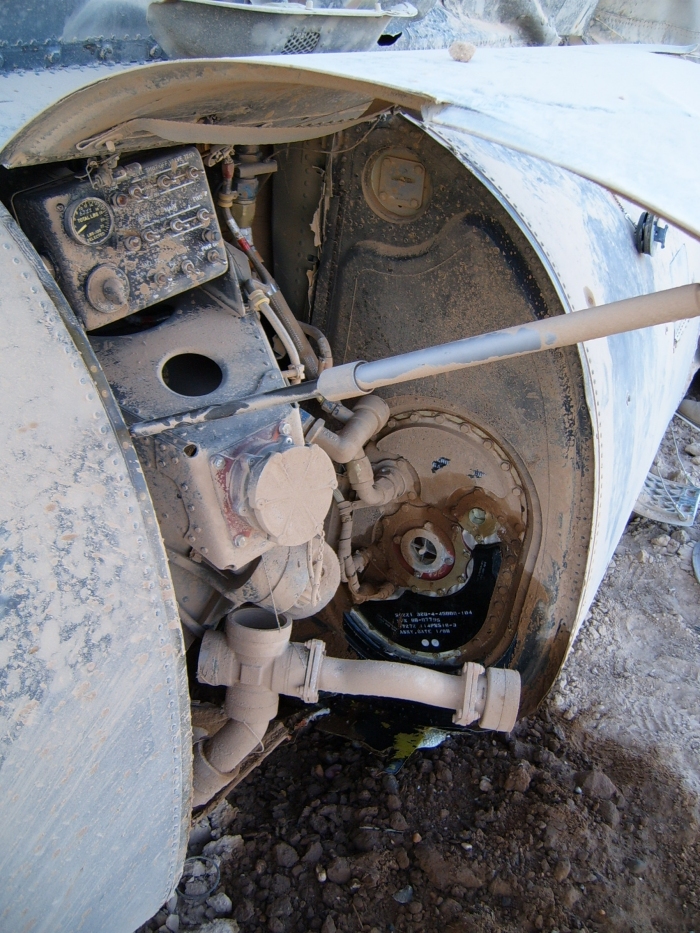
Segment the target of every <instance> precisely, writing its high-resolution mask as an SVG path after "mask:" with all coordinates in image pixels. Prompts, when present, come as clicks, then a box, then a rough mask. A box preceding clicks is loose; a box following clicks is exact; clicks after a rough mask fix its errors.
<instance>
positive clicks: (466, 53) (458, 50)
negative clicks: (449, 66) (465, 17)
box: [450, 40, 476, 62]
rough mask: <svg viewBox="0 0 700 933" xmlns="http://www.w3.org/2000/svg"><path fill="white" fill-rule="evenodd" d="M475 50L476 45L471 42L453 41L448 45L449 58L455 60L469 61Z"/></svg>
mask: <svg viewBox="0 0 700 933" xmlns="http://www.w3.org/2000/svg"><path fill="white" fill-rule="evenodd" d="M474 52H476V46H475V45H472V44H471V42H463V41H461V40H460V41H458V42H453V43H452V45H451V46H450V58H451V59H453V60H454V61H456V62H470V61H471V60H472V58H473V57H474Z"/></svg>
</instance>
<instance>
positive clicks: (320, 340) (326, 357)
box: [299, 321, 333, 373]
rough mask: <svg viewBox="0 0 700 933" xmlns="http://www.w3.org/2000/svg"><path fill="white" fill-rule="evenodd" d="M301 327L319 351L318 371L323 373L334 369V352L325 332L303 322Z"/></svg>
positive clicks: (300, 323)
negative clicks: (325, 370)
mask: <svg viewBox="0 0 700 933" xmlns="http://www.w3.org/2000/svg"><path fill="white" fill-rule="evenodd" d="M299 327H301V329H302V330H303V331H304V333H305V334H306V336H307V337H311V339H312V340H313V341H314V343H315V344H316V349H317V350H318V371H319V372H320V373H322V372H323V371H324V369H332V367H333V351H332V350H331V345H330V343H329V342H328V338H327V337H326V335H325V334H324V333H323V331H322V330H320V329H319V328H318V327H314V326H313V324H305V323H304V322H303V321H299Z"/></svg>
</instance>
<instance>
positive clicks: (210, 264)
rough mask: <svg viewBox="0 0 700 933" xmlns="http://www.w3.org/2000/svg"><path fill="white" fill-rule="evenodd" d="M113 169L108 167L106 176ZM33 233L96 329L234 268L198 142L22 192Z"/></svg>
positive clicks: (20, 203)
mask: <svg viewBox="0 0 700 933" xmlns="http://www.w3.org/2000/svg"><path fill="white" fill-rule="evenodd" d="M104 176H105V173H104V172H102V173H101V177H102V178H104ZM14 206H15V210H16V212H17V219H18V220H19V222H20V224H21V226H22V228H23V229H24V231H25V233H26V234H27V236H28V237H29V239H30V240H31V241H32V243H33V244H34V246H35V247H36V249H37V250H38V252H39V253H40V254H41V256H42V258H43V259H44V261H45V262H46V264H47V266H48V268H49V269H50V270H51V271H52V273H53V274H54V275H55V277H56V281H57V282H58V284H59V285H60V287H61V289H62V290H63V293H64V294H65V296H66V298H67V299H68V301H69V303H70V304H71V306H72V308H73V310H74V311H75V312H76V314H77V315H78V316H79V317H80V318H81V319H82V321H83V323H84V324H85V327H86V329H87V330H94V329H96V328H99V327H102V326H104V325H105V324H109V323H110V322H111V321H116V320H119V318H123V317H126V316H127V315H129V314H133V312H134V311H140V310H141V309H142V308H146V307H148V306H149V305H153V304H156V303H157V302H159V301H162V300H163V299H165V298H168V297H169V296H171V295H177V294H179V293H180V292H184V291H187V290H188V289H190V288H193V287H194V286H196V285H202V284H203V283H204V282H208V281H209V280H210V279H213V278H216V277H217V276H219V275H221V274H222V273H224V272H225V271H226V270H227V268H228V262H227V259H226V251H225V249H224V243H223V240H222V237H221V230H220V228H219V224H218V221H217V218H216V211H215V209H214V204H213V201H212V197H211V192H210V190H209V185H208V183H207V178H206V174H205V171H204V166H203V165H202V160H201V158H200V155H199V152H198V151H197V149H196V148H195V147H194V146H188V147H187V148H181V149H177V150H175V151H173V150H170V151H169V152H168V153H167V154H165V155H163V154H160V155H158V156H156V157H152V156H151V157H150V158H148V159H143V160H139V161H132V162H129V163H127V164H125V165H120V166H118V167H117V168H115V169H114V170H113V171H112V173H111V180H110V177H109V174H108V173H107V184H105V183H104V181H102V184H101V185H100V186H99V187H97V186H96V185H93V183H92V182H91V181H90V179H89V178H88V177H87V176H84V177H78V178H76V177H75V176H73V175H71V176H69V177H67V178H66V180H65V181H62V182H58V183H52V184H51V185H50V186H41V187H40V188H34V189H32V190H30V191H26V192H23V193H22V194H18V195H17V197H16V198H15V199H14Z"/></svg>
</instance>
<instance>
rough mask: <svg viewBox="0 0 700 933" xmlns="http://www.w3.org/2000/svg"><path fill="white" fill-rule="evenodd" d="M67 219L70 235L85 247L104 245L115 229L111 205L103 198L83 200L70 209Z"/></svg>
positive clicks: (72, 205)
mask: <svg viewBox="0 0 700 933" xmlns="http://www.w3.org/2000/svg"><path fill="white" fill-rule="evenodd" d="M65 218H66V219H65V223H66V230H67V231H68V233H69V234H70V235H71V236H72V237H73V239H74V240H77V241H78V243H83V244H84V245H85V246H99V245H100V244H101V243H104V242H105V240H108V239H109V237H110V235H111V233H112V228H113V227H114V218H113V216H112V211H111V209H110V207H109V204H107V203H105V201H103V200H102V199H101V198H81V200H80V201H76V202H75V203H74V204H71V205H70V206H69V207H68V209H67V210H66V214H65Z"/></svg>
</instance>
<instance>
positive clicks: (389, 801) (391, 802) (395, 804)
mask: <svg viewBox="0 0 700 933" xmlns="http://www.w3.org/2000/svg"><path fill="white" fill-rule="evenodd" d="M386 808H387V810H389V811H392V812H393V811H394V810H400V809H401V799H400V798H399V797H397V796H396V794H389V796H388V797H387V798H386Z"/></svg>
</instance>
